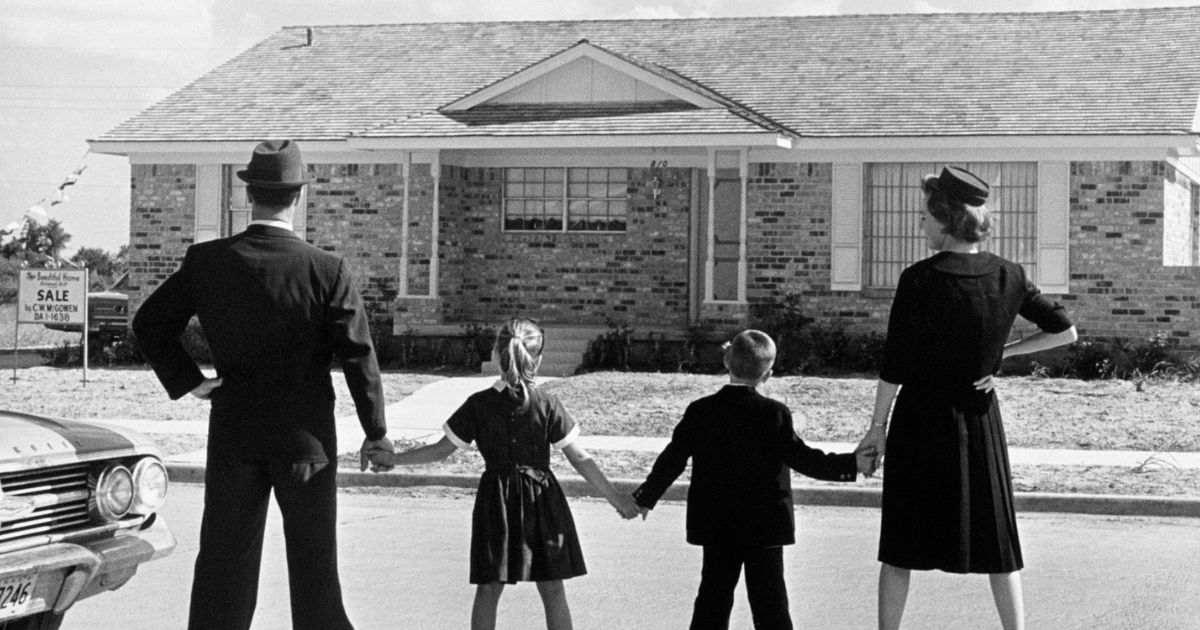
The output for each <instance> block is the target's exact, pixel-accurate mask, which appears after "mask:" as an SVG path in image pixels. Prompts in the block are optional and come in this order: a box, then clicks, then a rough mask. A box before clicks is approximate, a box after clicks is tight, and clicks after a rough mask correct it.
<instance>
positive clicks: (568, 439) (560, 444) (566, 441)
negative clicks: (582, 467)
mask: <svg viewBox="0 0 1200 630" xmlns="http://www.w3.org/2000/svg"><path fill="white" fill-rule="evenodd" d="M578 437H579V425H575V426H574V427H571V431H570V432H569V433H567V435H566V436H565V437H563V439H561V440H559V441H557V442H555V443H554V444H551V446H553V447H554V448H557V449H563V448H567V447H568V446H570V445H571V443H572V442H574V441H575V439H576V438H578Z"/></svg>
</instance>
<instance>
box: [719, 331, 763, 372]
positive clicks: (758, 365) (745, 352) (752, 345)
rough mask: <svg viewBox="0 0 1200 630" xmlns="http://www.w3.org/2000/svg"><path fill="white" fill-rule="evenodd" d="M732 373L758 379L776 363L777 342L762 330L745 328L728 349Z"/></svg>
mask: <svg viewBox="0 0 1200 630" xmlns="http://www.w3.org/2000/svg"><path fill="white" fill-rule="evenodd" d="M726 353H727V362H728V364H729V373H730V375H732V376H734V377H736V378H740V379H744V380H748V381H756V380H758V379H760V378H762V377H763V376H765V375H766V374H767V372H768V371H770V369H771V366H772V365H774V364H775V342H774V341H772V340H771V336H770V335H768V334H767V333H765V332H762V331H760V330H743V331H742V332H740V333H738V335H737V336H736V337H734V338H733V341H731V342H730V343H729V347H728V348H727V349H726Z"/></svg>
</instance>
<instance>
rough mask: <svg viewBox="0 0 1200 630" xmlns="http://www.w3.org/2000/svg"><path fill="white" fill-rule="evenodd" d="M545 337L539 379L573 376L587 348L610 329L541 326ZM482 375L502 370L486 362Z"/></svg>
mask: <svg viewBox="0 0 1200 630" xmlns="http://www.w3.org/2000/svg"><path fill="white" fill-rule="evenodd" d="M542 330H543V331H544V332H545V334H546V348H545V350H544V351H543V352H542V366H541V368H539V369H538V375H539V376H571V375H573V374H575V372H576V370H578V369H579V366H581V365H583V355H584V354H585V353H586V352H587V348H588V344H589V343H591V342H592V340H594V339H595V338H596V337H599V336H600V335H602V334H604V333H605V332H606V331H607V330H608V329H607V328H605V327H603V326H555V325H550V326H542ZM479 371H480V373H481V374H499V373H500V366H498V365H496V363H495V362H494V361H485V362H484V363H483V365H481V366H480V367H479Z"/></svg>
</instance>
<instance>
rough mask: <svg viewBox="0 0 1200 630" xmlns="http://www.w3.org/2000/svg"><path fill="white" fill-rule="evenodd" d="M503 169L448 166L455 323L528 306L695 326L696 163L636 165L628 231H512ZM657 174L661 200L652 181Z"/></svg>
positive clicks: (536, 310) (570, 318) (449, 292)
mask: <svg viewBox="0 0 1200 630" xmlns="http://www.w3.org/2000/svg"><path fill="white" fill-rule="evenodd" d="M502 175H503V173H502V171H501V170H500V169H490V168H471V169H465V168H458V167H446V168H445V170H444V171H443V176H442V192H441V213H440V216H441V230H442V243H441V250H440V254H441V261H440V262H441V279H440V283H439V286H440V288H441V291H440V294H441V295H442V296H443V298H444V306H443V313H444V316H445V318H446V320H447V321H448V322H471V321H480V322H494V321H496V320H497V319H498V318H503V317H508V316H511V315H514V314H518V313H521V314H528V315H531V316H533V317H537V318H540V319H542V320H543V321H546V322H555V323H572V324H601V325H602V324H604V323H605V321H606V319H608V318H612V319H615V320H620V321H625V322H629V323H630V324H632V325H633V326H634V327H636V326H637V325H638V323H651V324H652V325H653V326H655V327H659V326H665V327H671V326H677V327H683V326H686V324H687V310H688V244H687V234H688V211H689V210H688V209H689V204H690V194H691V193H690V176H689V171H688V170H686V169H665V170H662V171H661V172H660V171H656V172H654V173H651V172H650V171H649V170H648V169H630V178H631V180H632V181H631V183H630V190H631V193H630V194H631V201H630V204H629V215H628V218H627V221H628V227H627V231H626V232H625V233H623V234H588V233H573V232H565V233H563V232H555V233H511V232H504V231H502V229H501V225H500V215H501V211H500V210H501V195H502V179H501V177H502ZM655 175H657V176H658V177H659V179H660V182H661V185H660V194H659V198H658V199H654V198H653V196H652V194H651V192H650V186H649V182H650V180H651V179H652V178H653V177H654V176H655Z"/></svg>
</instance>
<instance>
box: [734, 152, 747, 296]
mask: <svg viewBox="0 0 1200 630" xmlns="http://www.w3.org/2000/svg"><path fill="white" fill-rule="evenodd" d="M747 153H749V152H748V151H747V150H746V149H740V150H738V177H740V178H741V180H742V181H741V183H740V185H741V189H742V191H741V192H742V194H741V195H740V197H741V199H740V202H741V204H742V207H741V208H739V209H738V222H739V223H740V224H741V225H740V226H739V227H738V232H739V233H738V287H737V294H738V302H745V301H746V238H747V233H748V232H749V231H750V226H749V225H747V221H746V205H747V194H748V192H747V190H748V188H749V185H750V184H749V182H750V163H749V162H748V161H747Z"/></svg>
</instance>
